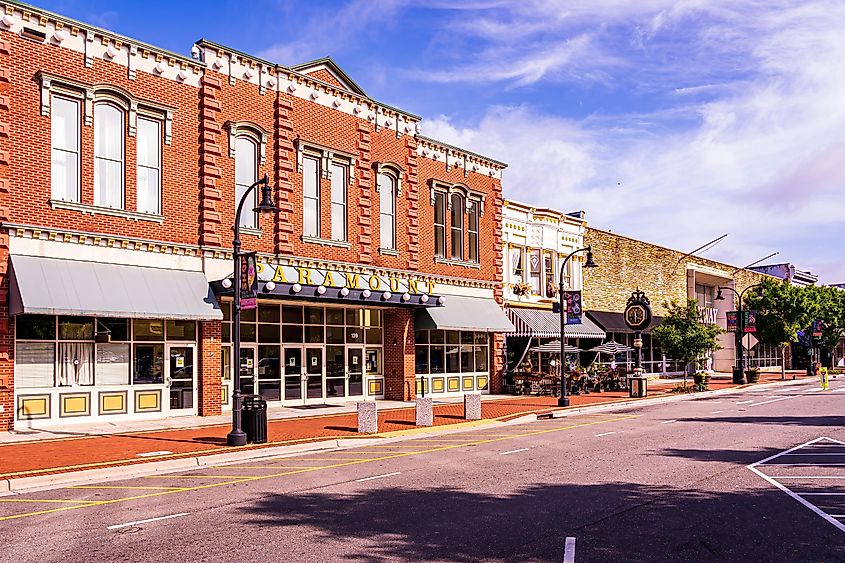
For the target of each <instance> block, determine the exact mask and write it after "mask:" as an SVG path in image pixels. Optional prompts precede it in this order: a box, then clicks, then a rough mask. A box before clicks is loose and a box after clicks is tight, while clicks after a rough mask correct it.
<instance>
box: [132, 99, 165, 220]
mask: <svg viewBox="0 0 845 563" xmlns="http://www.w3.org/2000/svg"><path fill="white" fill-rule="evenodd" d="M139 119H143V120H146V121H150V122H152V123H155V124H156V125H157V127H158V168H154V167H152V166H146V165H142V164H141V163H140V161H139V157H140V154H141V153H140V151H139V150H138V148H137V147H136V148H135V209H136V210H137V211H138V213H145V214H148V215H161V209H162V206H163V205H164V201H163V200H164V198H163V195H164V194H163V193H162V185H163V183H164V182H163V176H164V172H163V166H162V160H163V155H162V150H161V131H162V129H163V127H162V124H161V121H159V120H158V119H155V118H154V117H149V116H147V115H146V114H143V115H142V117H140V118H139ZM141 168H145V169H149V170H158V210H157V211H154V212H150V211H141V210H140V209H138V177H139V174H138V171H139V170H140V169H141Z"/></svg>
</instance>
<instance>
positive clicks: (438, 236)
mask: <svg viewBox="0 0 845 563" xmlns="http://www.w3.org/2000/svg"><path fill="white" fill-rule="evenodd" d="M434 255H435V256H437V257H439V258H443V257H445V256H446V193H445V192H437V193H435V194H434Z"/></svg>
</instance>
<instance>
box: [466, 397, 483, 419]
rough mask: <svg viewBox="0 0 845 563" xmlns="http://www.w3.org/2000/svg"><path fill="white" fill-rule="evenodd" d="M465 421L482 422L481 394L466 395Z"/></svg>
mask: <svg viewBox="0 0 845 563" xmlns="http://www.w3.org/2000/svg"><path fill="white" fill-rule="evenodd" d="M464 419H466V420H481V393H467V394H466V395H464Z"/></svg>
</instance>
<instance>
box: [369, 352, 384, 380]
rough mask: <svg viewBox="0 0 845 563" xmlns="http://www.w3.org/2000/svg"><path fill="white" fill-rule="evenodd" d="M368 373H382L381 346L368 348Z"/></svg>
mask: <svg viewBox="0 0 845 563" xmlns="http://www.w3.org/2000/svg"><path fill="white" fill-rule="evenodd" d="M366 367H367V375H381V348H367V366H366Z"/></svg>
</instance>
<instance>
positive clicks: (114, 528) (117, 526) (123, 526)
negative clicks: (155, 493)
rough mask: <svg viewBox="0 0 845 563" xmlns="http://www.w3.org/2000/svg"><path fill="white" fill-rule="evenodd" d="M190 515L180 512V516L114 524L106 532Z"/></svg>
mask: <svg viewBox="0 0 845 563" xmlns="http://www.w3.org/2000/svg"><path fill="white" fill-rule="evenodd" d="M189 514H190V512H180V513H179V514H170V515H169V516H157V517H156V518H147V519H146V520H136V521H134V522H126V523H124V524H113V525H111V526H106V530H118V529H120V528H128V527H130V526H137V525H138V524H149V523H150V522H158V521H159V520H170V519H171V518H178V517H180V516H187V515H189Z"/></svg>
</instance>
